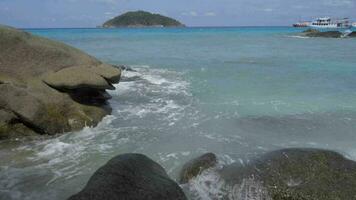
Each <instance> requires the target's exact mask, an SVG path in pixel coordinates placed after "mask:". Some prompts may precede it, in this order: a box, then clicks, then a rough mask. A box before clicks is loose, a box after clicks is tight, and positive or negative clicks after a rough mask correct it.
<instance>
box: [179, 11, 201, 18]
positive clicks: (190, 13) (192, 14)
mask: <svg viewBox="0 0 356 200" xmlns="http://www.w3.org/2000/svg"><path fill="white" fill-rule="evenodd" d="M181 15H183V16H191V17H197V16H198V13H197V12H196V11H189V12H183V13H182V14H181Z"/></svg>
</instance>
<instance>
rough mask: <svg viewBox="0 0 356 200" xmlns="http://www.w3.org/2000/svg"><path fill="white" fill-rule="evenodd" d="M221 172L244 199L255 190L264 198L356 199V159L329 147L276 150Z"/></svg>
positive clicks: (281, 199) (303, 199)
mask: <svg viewBox="0 0 356 200" xmlns="http://www.w3.org/2000/svg"><path fill="white" fill-rule="evenodd" d="M220 173H221V176H222V177H223V179H224V180H225V181H226V183H228V184H229V185H232V186H234V187H233V188H235V190H234V191H235V192H238V193H239V194H234V195H235V196H239V197H240V198H241V199H244V198H242V197H241V195H245V194H248V193H249V192H251V191H257V193H255V195H256V196H257V197H258V198H255V199H261V200H262V199H263V198H265V199H273V200H285V199H288V200H289V199H291V200H335V199H350V200H351V199H356V190H355V188H356V162H354V161H351V160H348V159H346V158H344V157H343V156H342V155H340V154H338V153H335V152H331V151H326V150H318V149H284V150H279V151H274V152H271V153H267V154H265V155H263V156H262V157H261V158H259V159H257V160H255V161H253V162H252V163H249V164H247V165H241V164H233V165H231V166H228V167H225V168H224V169H222V170H221V171H220ZM236 188H238V189H237V190H236ZM248 195H252V194H248Z"/></svg>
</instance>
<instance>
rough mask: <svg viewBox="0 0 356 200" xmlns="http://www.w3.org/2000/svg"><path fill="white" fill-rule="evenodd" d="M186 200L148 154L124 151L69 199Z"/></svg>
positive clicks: (177, 187)
mask: <svg viewBox="0 0 356 200" xmlns="http://www.w3.org/2000/svg"><path fill="white" fill-rule="evenodd" d="M104 199H122V200H124V199H127V200H185V199H187V198H186V197H185V195H184V193H183V191H182V190H181V188H180V187H179V186H178V184H176V183H175V182H174V181H172V180H171V179H170V178H169V177H168V175H167V174H166V172H165V170H164V169H163V168H162V167H161V166H160V165H159V164H157V163H155V162H154V161H152V160H151V159H149V158H148V157H146V156H144V155H140V154H124V155H120V156H117V157H115V158H113V159H112V160H110V161H109V162H108V163H107V164H106V165H105V166H103V167H101V168H100V169H99V170H97V171H96V172H95V173H94V175H93V176H92V177H91V178H90V180H89V182H88V184H87V185H86V187H85V188H84V189H83V190H82V191H81V192H79V193H78V194H75V195H73V196H72V197H70V198H69V199H68V200H104Z"/></svg>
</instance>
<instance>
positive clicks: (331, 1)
mask: <svg viewBox="0 0 356 200" xmlns="http://www.w3.org/2000/svg"><path fill="white" fill-rule="evenodd" d="M352 4H354V1H353V0H324V5H326V6H351V5H352Z"/></svg>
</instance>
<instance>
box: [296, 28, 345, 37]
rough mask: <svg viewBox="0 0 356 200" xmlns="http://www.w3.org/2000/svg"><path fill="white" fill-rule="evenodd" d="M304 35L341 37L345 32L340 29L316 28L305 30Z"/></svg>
mask: <svg viewBox="0 0 356 200" xmlns="http://www.w3.org/2000/svg"><path fill="white" fill-rule="evenodd" d="M302 35H304V36H307V37H324V38H341V37H342V35H343V34H342V33H341V32H340V31H325V32H324V31H323V32H321V31H318V30H315V29H308V30H306V31H304V32H303V33H302Z"/></svg>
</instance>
